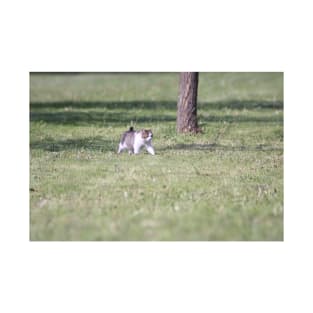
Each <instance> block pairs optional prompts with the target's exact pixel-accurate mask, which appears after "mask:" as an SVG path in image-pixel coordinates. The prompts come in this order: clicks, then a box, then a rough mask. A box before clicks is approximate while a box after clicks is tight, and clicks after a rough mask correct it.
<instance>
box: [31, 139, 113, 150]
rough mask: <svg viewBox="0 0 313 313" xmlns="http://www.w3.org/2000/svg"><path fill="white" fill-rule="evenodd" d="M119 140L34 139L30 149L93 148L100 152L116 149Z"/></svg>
mask: <svg viewBox="0 0 313 313" xmlns="http://www.w3.org/2000/svg"><path fill="white" fill-rule="evenodd" d="M117 145H118V144H117V142H116V141H113V140H111V141H110V140H103V139H102V137H100V136H97V137H85V138H78V139H66V140H52V139H44V140H40V141H32V142H31V143H30V149H40V150H45V151H49V152H59V151H77V150H87V151H88V150H91V151H99V152H108V151H115V150H116V149H117Z"/></svg>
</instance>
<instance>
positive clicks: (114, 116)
mask: <svg viewBox="0 0 313 313" xmlns="http://www.w3.org/2000/svg"><path fill="white" fill-rule="evenodd" d="M30 121H32V122H34V121H43V122H45V123H53V124H62V125H65V124H70V125H73V126H75V125H84V124H86V125H91V124H98V125H100V126H101V125H102V126H104V125H108V124H120V125H125V124H129V123H130V121H133V122H136V123H154V122H174V121H176V117H175V116H174V115H173V116H171V115H167V114H164V115H161V114H146V115H140V114H136V113H129V112H103V113H101V112H98V111H88V112H81V111H65V112H31V113H30Z"/></svg>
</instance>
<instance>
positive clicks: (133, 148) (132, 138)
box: [117, 127, 155, 155]
mask: <svg viewBox="0 0 313 313" xmlns="http://www.w3.org/2000/svg"><path fill="white" fill-rule="evenodd" d="M152 137H153V134H152V131H151V129H142V130H139V131H135V130H134V128H133V127H130V128H129V130H128V131H127V132H125V133H124V134H123V135H122V137H121V141H120V144H119V146H118V151H117V153H121V152H122V151H123V150H125V149H127V150H128V152H129V154H132V153H135V154H138V153H139V151H140V149H141V148H142V147H146V149H147V151H148V152H149V153H150V154H152V155H154V154H155V152H154V148H153V146H152Z"/></svg>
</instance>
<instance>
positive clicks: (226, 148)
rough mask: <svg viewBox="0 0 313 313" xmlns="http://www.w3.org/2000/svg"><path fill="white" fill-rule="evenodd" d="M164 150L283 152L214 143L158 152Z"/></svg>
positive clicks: (276, 149)
mask: <svg viewBox="0 0 313 313" xmlns="http://www.w3.org/2000/svg"><path fill="white" fill-rule="evenodd" d="M166 150H197V151H199V150H202V151H218V150H221V151H281V152H282V151H283V149H282V148H277V147H272V146H269V145H256V146H245V145H241V146H225V145H220V144H216V143H212V144H177V145H174V146H167V147H162V148H160V149H158V151H166Z"/></svg>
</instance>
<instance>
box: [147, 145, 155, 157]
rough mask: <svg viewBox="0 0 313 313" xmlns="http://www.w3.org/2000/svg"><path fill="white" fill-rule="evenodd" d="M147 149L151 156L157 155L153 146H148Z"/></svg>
mask: <svg viewBox="0 0 313 313" xmlns="http://www.w3.org/2000/svg"><path fill="white" fill-rule="evenodd" d="M146 149H147V151H148V152H149V153H150V154H152V155H155V152H154V149H153V147H152V146H151V145H148V144H147V145H146Z"/></svg>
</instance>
